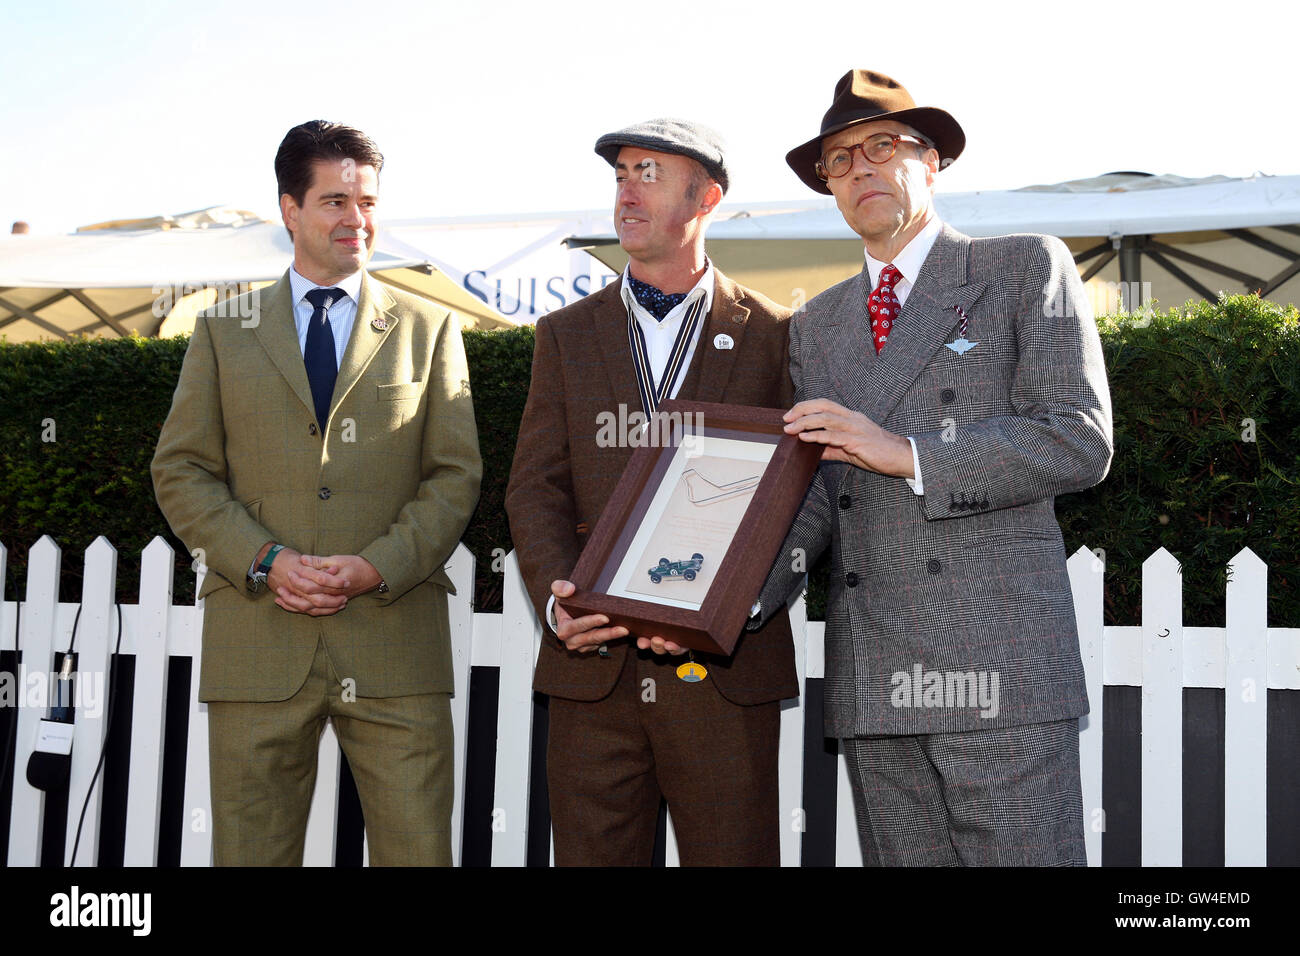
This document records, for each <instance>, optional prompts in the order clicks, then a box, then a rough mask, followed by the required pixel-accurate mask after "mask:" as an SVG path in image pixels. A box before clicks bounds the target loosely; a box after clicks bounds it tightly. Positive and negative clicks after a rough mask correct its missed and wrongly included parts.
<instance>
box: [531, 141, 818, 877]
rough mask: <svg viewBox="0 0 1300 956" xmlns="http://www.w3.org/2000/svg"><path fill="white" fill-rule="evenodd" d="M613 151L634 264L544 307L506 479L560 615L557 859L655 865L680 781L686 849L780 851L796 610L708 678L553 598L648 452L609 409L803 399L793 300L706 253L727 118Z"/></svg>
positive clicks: (552, 677) (651, 642) (747, 858)
mask: <svg viewBox="0 0 1300 956" xmlns="http://www.w3.org/2000/svg"><path fill="white" fill-rule="evenodd" d="M596 152H597V153H598V154H600V155H601V156H602V157H603V158H604V159H605V160H606V161H608V162H609V163H610V165H611V166H613V167H614V169H615V178H616V180H617V187H616V192H615V195H616V198H615V207H614V213H615V223H616V227H617V230H618V234H619V241H620V244H621V245H622V247H623V249H624V251H626V252H627V254H628V256H629V262H628V266H627V269H626V270H625V271H624V273H623V275H622V277H621V278H620V279H619V280H618V281H617V282H614V283H611V284H610V285H609V286H607V287H605V288H604V289H601V290H600V291H599V292H594V293H592V294H591V295H589V296H587V297H586V298H584V299H582V300H580V301H578V302H575V303H574V304H572V305H570V306H568V307H566V308H563V309H560V310H559V311H557V312H554V313H552V314H550V315H548V316H546V317H545V318H543V319H542V320H541V321H540V322H538V324H537V344H536V347H535V351H534V355H533V372H532V385H531V388H530V390H529V393H528V403H527V407H526V408H525V410H524V416H523V421H522V423H521V425H520V429H519V442H518V446H517V448H516V451H515V459H514V466H513V468H512V470H511V475H510V485H509V489H508V491H507V493H506V510H507V512H508V513H509V517H510V531H511V535H512V536H513V538H514V544H515V547H516V549H517V551H518V554H519V561H520V567H521V569H522V572H523V577H524V581H525V583H526V584H527V587H528V592H529V595H530V596H531V598H532V600H533V602H534V605H535V607H536V609H537V612H538V614H539V616H541V617H542V619H543V620H544V621H547V622H548V623H547V624H544V625H543V638H542V647H541V652H540V654H539V655H538V660H537V674H536V679H535V682H534V687H535V688H536V689H537V690H539V691H542V692H544V693H547V694H549V695H550V696H551V702H550V740H549V744H548V748H547V769H548V779H549V793H550V804H551V816H552V825H553V828H554V836H555V861H556V863H557V864H560V865H574V864H594V865H648V864H649V863H650V861H651V853H652V848H653V845H654V836H655V825H656V820H657V816H658V808H659V803H660V800H661V798H666V799H667V801H668V807H669V811H670V813H671V814H672V820H673V826H674V829H675V832H676V835H677V844H678V847H679V850H680V856H681V860H682V862H683V863H685V864H688V865H690V864H702V865H727V864H731V865H777V864H778V863H779V862H780V858H779V820H778V804H777V743H778V733H779V716H780V711H779V708H780V703H779V702H780V701H781V699H783V698H787V697H793V696H796V695H797V693H798V689H797V686H796V681H795V671H794V654H793V646H792V643H791V638H790V623H789V620H788V618H787V617H786V615H785V614H784V613H782V614H778V615H777V616H775V617H774V618H773V619H772V620H771V621H770V622H769V623H768V624H767V625H766V626H765V627H764V628H763V629H762V630H759V631H756V632H753V633H750V634H747V635H745V636H744V637H743V638H742V639H741V642H740V644H739V645H738V646H737V648H736V650H735V652H734V654H733V655H732V657H731V658H730V659H722V658H710V657H702V660H703V661H704V663H705V664H706V666H707V670H708V676H707V677H706V678H705V679H704V680H703V681H701V682H698V683H687V682H684V681H682V680H679V679H678V678H677V676H676V673H675V669H676V665H677V664H678V663H680V659H679V658H678V657H677V655H679V654H680V653H681V649H680V648H678V647H677V646H676V645H674V644H673V643H672V642H665V641H664V640H662V639H661V638H659V637H656V636H654V635H629V634H628V633H627V631H626V630H625V629H624V628H622V627H609V626H608V624H609V622H608V620H607V619H606V618H605V617H604V616H603V615H591V616H589V617H582V618H578V619H576V620H575V619H572V618H570V617H569V615H568V614H566V613H565V611H564V610H563V609H562V608H559V607H557V606H555V604H554V599H555V596H560V597H564V596H567V595H568V594H571V593H572V588H573V585H572V584H570V583H569V582H568V581H567V580H565V579H566V578H567V576H568V575H569V574H570V572H572V570H573V567H574V565H575V564H576V563H577V560H578V555H579V554H580V553H581V551H582V548H583V545H584V544H585V543H586V537H587V534H588V533H589V532H590V530H591V529H592V528H594V527H595V525H596V521H597V519H598V518H599V517H600V514H601V510H602V509H603V508H604V507H605V503H606V501H607V500H608V499H609V497H610V494H611V493H612V492H613V490H614V486H615V485H616V484H617V482H618V479H619V477H620V476H621V475H622V473H623V469H624V467H625V466H626V465H627V463H628V461H629V459H630V458H631V455H632V448H631V447H629V443H628V442H627V441H626V440H622V441H619V442H617V443H616V445H615V446H613V447H609V446H608V443H607V442H606V443H602V442H600V441H598V434H599V433H600V423H599V420H598V416H600V415H601V414H602V413H608V414H613V415H614V416H615V417H616V418H617V419H618V420H620V421H622V420H625V419H626V417H627V416H626V414H619V411H620V406H622V407H623V408H624V409H628V410H631V411H638V412H639V411H647V412H650V411H653V408H645V402H646V398H644V397H643V396H647V395H649V396H654V397H651V398H650V399H649V400H650V401H651V402H652V403H653V402H655V400H656V397H659V398H680V399H688V400H696V401H702V402H728V403H735V404H742V405H760V406H768V407H776V408H781V407H789V404H790V401H791V397H792V392H791V387H790V379H789V374H788V371H787V351H788V343H789V339H788V334H787V329H788V318H789V315H790V312H789V310H788V309H783V308H781V307H780V306H777V305H775V304H774V303H772V302H770V301H769V300H767V299H765V298H764V297H763V296H761V295H759V294H757V293H755V292H752V291H750V290H748V289H745V288H742V287H741V286H738V285H736V284H735V283H734V282H732V281H731V280H729V279H727V278H726V277H725V276H723V275H722V274H721V273H720V272H719V271H718V270H717V269H716V268H714V267H713V266H712V264H711V263H710V262H709V261H708V259H707V258H706V257H705V254H704V232H705V228H706V226H707V224H708V221H709V219H710V216H711V214H712V212H713V210H714V208H715V207H716V206H717V205H718V203H719V202H720V201H721V200H722V196H723V193H724V192H725V190H726V188H727V185H728V179H727V167H726V161H725V158H724V156H723V153H722V148H721V145H720V144H719V142H718V140H717V137H716V134H714V133H713V132H712V131H710V130H707V129H705V128H703V127H700V126H698V125H696V124H692V123H686V122H682V121H678V120H654V121H650V122H648V123H642V124H638V125H636V126H632V127H629V128H627V129H624V130H621V131H619V132H617V133H611V134H608V135H606V136H602V137H601V138H600V139H599V140H598V141H597V143H596ZM634 353H635V354H636V355H638V356H640V357H641V359H643V360H644V361H643V362H641V363H640V366H641V367H643V368H648V370H649V373H650V375H649V377H648V378H647V377H646V376H644V375H643V377H642V378H640V379H638V374H637V367H638V365H637V364H634ZM624 437H626V436H624ZM552 614H553V616H552Z"/></svg>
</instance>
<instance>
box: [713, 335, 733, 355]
mask: <svg viewBox="0 0 1300 956" xmlns="http://www.w3.org/2000/svg"><path fill="white" fill-rule="evenodd" d="M735 344H736V341H735V339H733V338H732V337H731V336H730V335H728V334H727V333H726V332H719V333H718V334H717V335H715V336H714V337H713V347H714V348H715V349H720V350H722V351H724V352H725V351H726V350H727V349H729V348H731V347H732V346H733V345H735Z"/></svg>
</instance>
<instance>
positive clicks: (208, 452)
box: [150, 315, 273, 592]
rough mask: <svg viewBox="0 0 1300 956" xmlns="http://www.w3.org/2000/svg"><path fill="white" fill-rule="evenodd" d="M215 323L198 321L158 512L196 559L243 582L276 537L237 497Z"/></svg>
mask: <svg viewBox="0 0 1300 956" xmlns="http://www.w3.org/2000/svg"><path fill="white" fill-rule="evenodd" d="M208 322H209V319H208V318H207V317H206V316H203V315H200V316H199V318H198V320H197V321H196V322H195V325H194V334H193V335H191V336H190V344H189V346H188V348H186V350H185V361H184V363H183V364H182V365H181V374H180V379H179V381H178V382H177V384H176V391H175V393H174V394H173V396H172V407H171V410H170V411H169V412H168V413H167V420H166V421H165V422H164V423H163V427H162V432H161V433H160V434H159V436H158V447H157V448H156V449H155V451H154V457H153V464H152V467H151V469H150V470H151V472H152V474H153V485H154V494H155V495H156V497H157V499H158V507H159V509H160V510H161V511H162V513H163V516H164V517H166V519H167V522H168V524H170V525H171V527H172V530H173V531H174V532H176V536H177V537H179V538H180V539H181V541H183V542H184V543H185V547H187V548H189V550H190V554H191V555H193V556H195V557H196V558H197V559H198V560H199V561H200V562H201V563H203V564H205V565H207V566H208V568H209V569H210V570H211V571H215V572H216V573H217V574H219V575H221V576H222V577H223V578H225V579H226V580H227V581H229V582H231V583H232V584H242V583H243V581H244V579H245V577H246V575H247V574H248V568H249V565H250V564H251V563H252V561H253V559H254V558H255V557H256V556H257V552H258V551H259V550H260V549H261V547H262V545H264V544H265V543H266V542H268V541H270V540H271V539H272V537H273V536H272V535H271V533H270V532H268V531H267V530H266V529H265V528H264V527H262V526H261V525H260V524H259V523H258V522H257V521H256V520H254V518H253V517H252V515H251V514H249V512H248V510H247V509H246V508H245V507H244V503H242V502H239V501H236V500H235V498H234V497H233V496H232V495H231V493H230V487H229V485H228V483H227V482H228V477H229V476H228V474H227V467H226V439H225V436H226V431H225V421H224V416H223V414H222V408H221V384H220V375H219V369H218V366H217V358H216V352H215V350H214V349H213V347H212V332H211V329H210V328H209V326H208ZM240 591H241V592H243V588H242V587H241V588H240Z"/></svg>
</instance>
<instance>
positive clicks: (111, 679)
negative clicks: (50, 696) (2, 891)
mask: <svg viewBox="0 0 1300 956" xmlns="http://www.w3.org/2000/svg"><path fill="white" fill-rule="evenodd" d="M114 607H116V608H117V647H115V648H114V649H113V655H114V656H116V655H118V654H120V653H121V651H122V605H121V604H114ZM77 617H81V608H80V607H78V608H77ZM76 639H77V622H76V620H75V619H74V620H73V622H72V640H73V641H74V642H75V641H76ZM71 648H72V645H71V644H69V645H68V649H69V653H71ZM116 691H117V668H116V667H115V666H114V664H113V658H112V657H110V658H109V659H108V713H107V714H106V715H105V716H104V725H105V726H104V742H103V743H102V744H100V747H99V760H98V762H96V764H95V773H94V774H93V775H92V776H91V778H90V786H89V787H88V788H86V799H85V802H83V803H82V804H81V816H80V817H79V818H78V819H77V836H76V839H74V840H73V841H72V856H70V857H68V866H76V865H77V847H78V846H80V845H81V827H82V824H84V823H85V822H86V810H87V808H89V806H90V795H91V794H92V793H94V792H95V781H96V780H98V779H99V771H100V770H101V769H102V768H103V766H104V756H105V754H107V753H108V738H109V736H110V735H111V734H112V733H113V700H114V698H115V697H116V696H117V693H116Z"/></svg>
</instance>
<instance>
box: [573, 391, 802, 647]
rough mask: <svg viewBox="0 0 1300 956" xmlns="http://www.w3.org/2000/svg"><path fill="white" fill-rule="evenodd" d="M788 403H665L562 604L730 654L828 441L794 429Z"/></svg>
mask: <svg viewBox="0 0 1300 956" xmlns="http://www.w3.org/2000/svg"><path fill="white" fill-rule="evenodd" d="M783 414H784V410H783V409H773V408H754V407H749V406H741V405H716V404H709V403H704V402H683V401H676V400H673V401H667V402H664V403H663V404H662V405H661V406H660V407H659V411H658V412H656V413H655V415H653V416H651V418H650V421H649V422H648V423H647V424H646V425H645V426H644V427H643V428H642V429H641V431H640V432H639V433H635V434H634V435H633V436H631V440H632V441H634V442H636V443H637V444H638V447H637V449H636V451H635V452H633V454H632V460H631V461H630V462H629V463H628V466H627V469H626V470H625V471H624V472H623V477H622V478H621V479H620V480H619V483H618V486H617V488H615V490H614V494H613V495H612V496H611V498H610V499H609V502H608V504H607V505H606V506H605V510H604V512H603V513H602V514H601V517H600V521H599V522H598V523H597V525H596V527H595V530H594V531H593V532H592V535H591V539H590V541H588V543H587V546H586V548H584V549H583V552H582V556H581V557H580V558H579V559H578V565H577V567H576V568H575V569H574V571H573V575H572V580H573V583H574V585H575V586H576V587H577V590H576V591H575V593H574V594H573V595H572V596H571V597H568V598H564V599H561V600H560V602H559V603H560V605H561V606H562V607H563V608H564V609H565V610H566V611H568V612H569V613H570V614H572V615H573V616H574V617H578V616H581V615H584V614H597V613H598V614H604V615H606V616H607V617H608V618H609V619H610V622H611V623H613V624H621V625H623V626H624V627H626V628H627V629H628V630H629V631H630V632H631V633H632V635H633V636H634V637H655V636H658V637H662V638H664V639H666V640H670V641H675V642H676V643H678V644H680V645H682V646H683V647H689V648H692V649H694V650H699V651H708V652H711V653H715V654H730V653H731V652H732V650H733V649H734V648H735V646H736V642H737V641H738V640H739V639H740V636H741V634H742V632H743V631H744V626H745V621H746V620H747V619H748V618H749V611H750V608H751V607H752V606H753V604H754V601H755V600H756V599H757V597H758V594H759V591H760V590H761V589H762V586H763V581H764V580H765V579H766V578H767V573H768V570H769V569H770V568H771V566H772V562H773V561H774V560H775V559H776V555H777V551H778V550H779V549H780V547H781V542H782V541H784V540H785V535H786V532H787V531H788V530H789V528H790V525H791V523H792V522H793V521H794V516H795V514H796V513H797V512H798V510H799V506H800V504H801V503H802V502H803V497H804V493H805V492H806V491H807V489H808V485H809V483H810V482H811V481H812V477H813V474H814V472H815V471H816V470H817V462H818V461H819V460H820V458H821V453H822V446H821V445H819V444H815V443H807V442H802V441H800V440H799V439H798V438H797V437H793V436H790V435H786V434H785V432H784V430H783V426H784V424H785V422H784V421H782V415H783Z"/></svg>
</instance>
